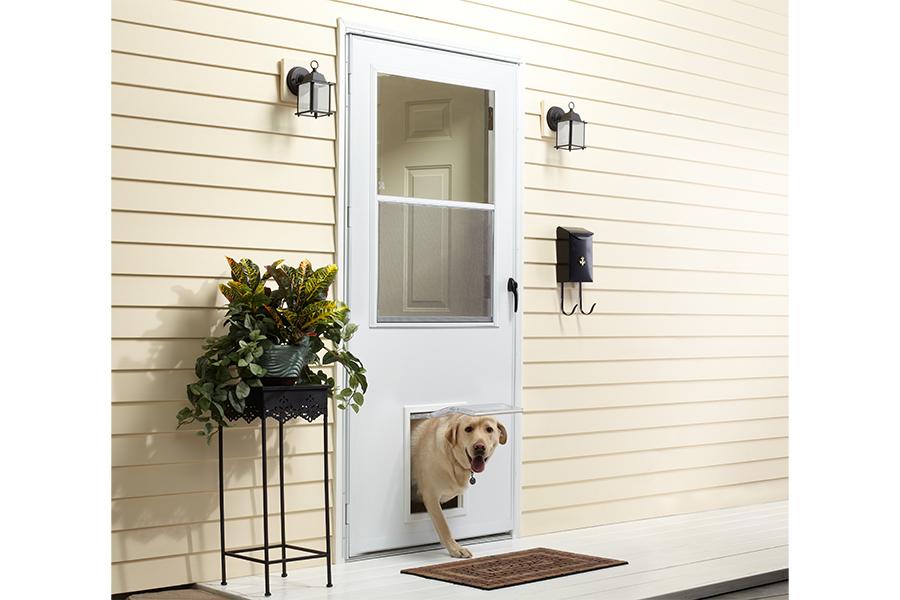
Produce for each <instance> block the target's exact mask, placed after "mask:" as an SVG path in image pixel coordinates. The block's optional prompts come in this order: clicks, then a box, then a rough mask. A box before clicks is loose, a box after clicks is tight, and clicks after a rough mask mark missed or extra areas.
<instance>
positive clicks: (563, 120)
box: [547, 102, 587, 152]
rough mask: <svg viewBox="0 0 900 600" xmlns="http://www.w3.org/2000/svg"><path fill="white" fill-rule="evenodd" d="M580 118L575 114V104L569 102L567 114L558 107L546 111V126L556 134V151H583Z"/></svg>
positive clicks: (582, 129)
mask: <svg viewBox="0 0 900 600" xmlns="http://www.w3.org/2000/svg"><path fill="white" fill-rule="evenodd" d="M585 125H587V123H585V122H584V121H582V120H581V116H580V115H579V114H578V113H577V112H575V103H574V102H569V112H565V111H563V109H561V108H560V107H558V106H552V107H550V110H548V111H547V126H548V127H549V128H550V129H552V130H553V131H555V132H556V145H554V146H553V147H554V148H556V149H557V150H568V151H570V152H571V151H572V150H584V149H585V144H584V126H585Z"/></svg>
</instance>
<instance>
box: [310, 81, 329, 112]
mask: <svg viewBox="0 0 900 600" xmlns="http://www.w3.org/2000/svg"><path fill="white" fill-rule="evenodd" d="M313 86H315V91H314V93H313V104H312V110H313V111H314V112H317V113H327V112H328V101H329V99H330V94H329V91H330V90H329V89H328V83H326V82H314V83H313Z"/></svg>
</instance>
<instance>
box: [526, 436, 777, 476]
mask: <svg viewBox="0 0 900 600" xmlns="http://www.w3.org/2000/svg"><path fill="white" fill-rule="evenodd" d="M787 455H788V441H787V438H775V439H766V440H753V441H747V442H731V443H726V444H710V445H706V446H690V447H686V448H670V449H664V450H648V451H643V452H631V453H627V454H607V455H602V456H590V457H580V458H570V459H565V460H554V461H541V462H535V463H525V464H524V465H523V466H522V485H523V486H524V487H525V488H528V487H530V486H546V485H557V484H561V483H567V482H573V481H585V480H590V479H604V478H611V477H623V476H627V475H633V474H643V473H655V472H660V471H674V470H681V469H690V468H699V467H707V466H713V465H728V464H733V463H743V462H750V461H760V460H769V459H778V458H784V457H786V456H787Z"/></svg>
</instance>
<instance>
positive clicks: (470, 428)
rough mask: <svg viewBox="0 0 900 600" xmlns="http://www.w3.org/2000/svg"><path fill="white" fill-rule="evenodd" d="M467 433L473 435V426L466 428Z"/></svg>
mask: <svg viewBox="0 0 900 600" xmlns="http://www.w3.org/2000/svg"><path fill="white" fill-rule="evenodd" d="M466 433H472V426H471V425H469V426H468V427H466Z"/></svg>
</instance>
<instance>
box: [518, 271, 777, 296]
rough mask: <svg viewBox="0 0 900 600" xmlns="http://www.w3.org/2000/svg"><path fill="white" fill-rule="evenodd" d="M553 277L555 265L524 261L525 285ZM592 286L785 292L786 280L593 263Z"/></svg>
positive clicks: (544, 283) (547, 284)
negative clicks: (601, 265) (525, 262)
mask: <svg viewBox="0 0 900 600" xmlns="http://www.w3.org/2000/svg"><path fill="white" fill-rule="evenodd" d="M555 277H556V268H555V267H554V266H553V265H534V264H526V265H525V267H524V269H523V281H524V283H525V287H527V288H541V289H553V288H557V289H558V288H559V285H558V284H555V282H554V279H555ZM573 287H574V286H569V288H570V289H569V292H570V294H569V295H570V296H574V295H575V293H574V291H573ZM595 287H602V288H603V289H612V290H648V291H682V292H720V293H728V294H787V289H788V282H787V277H786V276H785V275H757V274H753V273H707V272H705V271H677V270H664V269H630V268H615V267H609V268H607V267H598V266H595V267H594V281H593V283H591V284H589V286H588V292H589V293H590V291H591V289H592V288H595Z"/></svg>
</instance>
